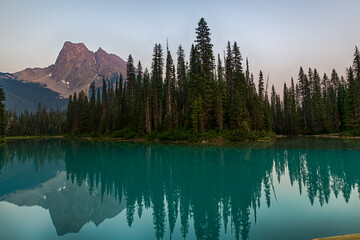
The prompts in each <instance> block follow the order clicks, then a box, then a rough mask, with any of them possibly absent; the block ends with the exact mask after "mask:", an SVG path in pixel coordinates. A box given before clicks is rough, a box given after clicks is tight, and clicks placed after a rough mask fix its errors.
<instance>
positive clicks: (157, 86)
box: [151, 44, 164, 131]
mask: <svg viewBox="0 0 360 240" xmlns="http://www.w3.org/2000/svg"><path fill="white" fill-rule="evenodd" d="M163 66H164V60H163V53H162V48H161V45H160V44H155V47H154V53H153V61H152V65H151V69H152V74H151V88H152V98H153V99H152V106H153V111H152V113H153V114H152V116H153V125H154V130H155V131H157V130H158V128H159V127H160V125H161V122H162V115H163V106H162V99H163Z"/></svg>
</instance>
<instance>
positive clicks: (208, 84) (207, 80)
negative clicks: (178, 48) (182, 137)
mask: <svg viewBox="0 0 360 240" xmlns="http://www.w3.org/2000/svg"><path fill="white" fill-rule="evenodd" d="M195 30H196V40H195V43H196V45H195V49H196V50H197V52H198V56H199V60H200V76H199V77H200V79H201V80H200V81H203V82H204V88H203V89H202V91H201V92H200V96H201V99H202V101H199V98H198V103H200V102H201V103H203V104H204V105H203V108H202V109H203V111H204V114H203V115H202V116H203V118H204V128H207V129H210V128H211V127H214V125H215V118H214V113H215V102H214V99H215V92H214V89H215V87H216V84H215V79H214V76H213V71H214V55H213V50H212V47H213V45H212V43H211V38H210V35H211V34H210V29H209V27H208V25H207V22H206V21H205V19H204V18H201V19H200V21H199V23H198V27H197V28H196V29H195Z"/></svg>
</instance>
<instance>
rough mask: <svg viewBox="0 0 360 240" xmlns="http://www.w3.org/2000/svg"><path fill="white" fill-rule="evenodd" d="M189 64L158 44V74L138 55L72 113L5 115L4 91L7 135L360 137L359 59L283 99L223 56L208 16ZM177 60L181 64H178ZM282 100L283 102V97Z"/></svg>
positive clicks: (296, 86)
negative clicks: (215, 46) (122, 72)
mask: <svg viewBox="0 0 360 240" xmlns="http://www.w3.org/2000/svg"><path fill="white" fill-rule="evenodd" d="M195 30H196V39H195V41H194V43H193V44H192V46H191V51H190V53H189V56H188V60H186V54H185V52H184V49H183V47H182V46H181V45H180V46H179V47H178V49H177V51H176V57H175V54H174V57H173V54H172V53H171V52H170V50H169V48H168V47H167V46H166V48H163V46H161V44H155V46H154V50H153V58H152V63H151V69H143V68H142V65H141V62H140V61H139V62H138V63H135V60H134V59H133V57H132V56H131V55H129V57H128V59H127V71H126V76H122V75H120V77H119V79H117V80H116V81H115V82H112V81H110V80H107V79H105V78H104V79H103V83H102V87H96V86H95V84H92V85H91V87H90V91H89V93H85V92H83V91H82V92H79V93H74V94H73V95H70V97H69V103H68V108H67V110H66V111H54V110H50V111H49V110H47V109H46V107H43V106H41V105H40V104H39V108H38V110H37V112H35V113H30V112H26V111H25V112H23V113H21V114H17V113H16V111H5V107H4V104H3V101H4V100H5V94H4V91H3V90H2V89H1V87H0V89H1V90H0V102H1V105H0V134H1V136H4V135H5V136H19V135H21V136H23V135H36V136H38V135H63V134H66V135H69V136H93V137H97V136H109V137H116V138H136V137H144V136H146V137H147V138H148V139H150V140H151V139H160V140H202V139H212V138H218V137H220V136H221V137H224V138H225V139H228V140H230V141H241V140H245V139H255V138H263V137H269V136H273V135H274V133H276V134H284V135H298V134H326V133H339V132H342V133H346V134H350V135H360V53H359V50H358V48H357V47H355V51H354V56H353V65H352V66H349V67H348V68H347V69H346V76H345V77H344V76H339V75H338V73H337V72H336V70H335V69H333V70H332V72H331V73H330V74H321V73H319V72H318V71H317V69H316V68H314V69H312V68H309V69H303V68H302V67H300V69H299V73H298V76H297V79H295V80H294V79H291V82H290V84H286V83H284V87H283V92H282V93H277V92H276V90H275V87H274V85H272V86H271V87H270V86H269V79H268V78H266V76H264V73H263V72H262V71H260V72H259V73H256V74H253V73H252V72H251V71H250V67H249V61H248V59H247V58H246V59H245V61H244V59H243V58H242V55H241V52H240V48H239V45H238V43H237V42H233V43H231V42H228V44H227V46H226V49H225V51H224V56H223V57H220V54H218V55H217V56H216V57H215V55H214V52H213V44H212V43H211V33H210V29H209V27H208V24H207V22H206V21H205V19H204V18H201V19H200V21H199V23H198V26H197V27H196V29H195ZM174 58H176V65H175V63H174ZM281 95H282V96H281Z"/></svg>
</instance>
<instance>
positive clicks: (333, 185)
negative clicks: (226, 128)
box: [0, 139, 360, 239]
mask: <svg viewBox="0 0 360 240" xmlns="http://www.w3.org/2000/svg"><path fill="white" fill-rule="evenodd" d="M287 142H288V143H286V142H284V141H283V140H279V141H278V142H277V143H275V144H273V143H271V144H255V145H248V144H246V145H241V146H242V148H241V149H240V148H238V147H235V148H234V147H224V148H216V147H190V146H182V145H180V146H173V145H144V144H127V143H87V142H85V143H74V142H66V141H58V140H56V141H48V142H41V141H40V142H37V143H35V142H28V143H26V144H22V143H21V142H17V143H10V144H8V145H7V146H6V147H2V148H0V154H1V155H2V156H0V157H1V158H0V159H1V160H0V168H1V171H0V186H4V183H7V182H12V183H13V185H11V186H9V187H8V188H7V191H0V192H3V194H2V195H1V196H0V213H1V214H0V232H1V234H2V235H1V238H4V239H53V238H60V239H74V238H76V239H113V238H116V239H152V238H155V236H156V230H158V231H160V232H158V235H160V237H161V236H162V237H163V238H164V239H169V238H170V235H171V234H170V224H169V220H170V219H169V216H170V215H169V211H170V210H169V209H171V206H170V207H169V202H171V201H170V199H173V201H175V202H177V204H178V206H180V207H179V209H178V210H177V218H176V222H175V226H174V230H173V233H172V239H182V231H183V226H182V218H181V211H182V210H181V207H183V206H186V204H185V205H184V203H187V204H189V205H188V206H189V209H188V211H189V214H190V215H189V216H190V218H189V220H188V226H189V228H188V233H187V234H186V238H187V239H196V237H197V236H200V237H201V236H206V234H208V236H215V237H217V236H218V237H220V238H221V239H234V238H236V236H237V233H236V226H237V227H239V228H238V229H239V232H238V234H239V235H238V237H239V239H244V238H245V239H247V238H249V239H311V238H315V237H324V236H331V235H339V234H348V233H354V232H359V231H360V228H359V226H358V223H359V222H360V214H358V213H359V212H360V204H359V193H358V192H357V190H358V183H359V181H360V162H359V163H358V159H360V158H359V156H360V155H359V154H360V152H359V151H358V149H359V148H358V142H344V141H342V140H330V141H329V140H314V139H302V140H299V139H292V140H291V139H290V140H287ZM285 147H288V149H287V150H286V151H284V150H285ZM50 149H51V152H49V151H47V150H50ZM344 149H346V150H344ZM52 159H56V161H53V160H52ZM64 169H66V172H64V171H63V170H64ZM49 172H52V173H56V174H55V175H54V174H49ZM54 176H55V177H54ZM27 179H38V183H36V184H35V181H33V182H34V184H33V185H29V184H28V185H26V184H25V185H24V183H26V182H27V181H26V180H27ZM279 179H280V183H279ZM291 179H292V180H291ZM299 181H300V182H301V184H300V185H299ZM291 182H292V184H291ZM119 187H120V188H121V189H123V190H122V193H120V195H118V194H119V192H116V191H115V190H116V189H119ZM90 189H92V190H90ZM109 189H111V191H110V192H109V191H108V190H109ZM0 190H3V189H0ZM89 190H90V191H89ZM335 190H336V194H337V197H336V196H335ZM174 194H175V195H174ZM43 195H47V196H49V198H48V199H46V201H43V200H41V201H42V202H41V204H40V202H38V203H36V201H39V199H41V196H43ZM38 196H40V197H38ZM51 196H52V198H51ZM115 196H121V199H123V200H122V204H124V202H125V201H126V203H127V205H128V208H126V209H124V207H125V205H122V206H121V204H120V203H119V199H116V198H115ZM146 196H147V197H146ZM174 196H175V197H174ZM139 199H141V201H142V206H143V208H142V213H141V218H139V205H138V203H139ZM146 199H147V200H146ZM225 199H227V200H225ZM1 200H2V201H1ZM56 200H57V201H56ZM76 200H79V201H78V202H77V201H76ZM347 200H348V203H346V201H347ZM58 201H60V202H58ZM146 201H149V202H147V203H146ZM9 202H12V203H9ZM13 203H16V204H17V205H20V206H21V207H19V206H17V205H14V204H13ZM61 203H64V204H61ZM226 203H228V204H229V212H228V217H227V218H224V216H225V214H226V209H225V206H224V204H226ZM119 204H120V205H119ZM40 205H41V206H43V208H41V207H39V206H40ZM268 205H269V207H268ZM146 206H147V207H146ZM71 207H74V209H73V210H74V211H72V209H71ZM109 209H110V210H113V215H111V211H110V212H109ZM235 209H238V210H239V212H236V211H235ZM66 211H70V212H68V213H69V214H70V215H69V216H74V218H76V219H80V220H81V219H82V223H81V224H80V225H79V229H80V228H81V229H80V231H79V233H67V232H69V231H70V230H71V229H77V228H71V226H70V228H69V225H66V224H65V222H64V221H65V220H66V216H63V215H62V213H66ZM154 211H155V212H157V213H156V214H155V212H154ZM163 211H164V215H162V212H163ZM175 212H176V211H175ZM71 214H73V215H71ZM94 214H95V215H94ZM232 214H240V215H239V216H240V218H239V216H238V218H237V217H236V215H232ZM225 219H227V224H226V225H227V228H226V230H227V231H226V233H225V224H224V222H225ZM237 219H240V220H237ZM246 219H248V220H246ZM161 221H164V225H163V226H162V225H161ZM94 222H98V223H99V225H98V226H97V227H96V225H95V224H94ZM156 222H157V223H159V224H160V225H157V226H158V227H157V228H156V227H155V225H156ZM53 224H54V225H56V229H58V230H59V229H60V230H59V231H60V236H58V234H57V232H56V229H55V228H54V225H53ZM244 224H245V225H244ZM246 224H249V225H246ZM129 225H131V227H129ZM244 226H245V227H246V226H247V227H246V228H248V229H247V230H246V229H245V230H244ZM162 231H163V232H162ZM217 231H219V232H218V233H217ZM61 233H62V234H61ZM64 233H65V235H63V234H64ZM202 234H203V235H202ZM209 234H210V235H209ZM211 234H215V235H211ZM217 234H218V235H217Z"/></svg>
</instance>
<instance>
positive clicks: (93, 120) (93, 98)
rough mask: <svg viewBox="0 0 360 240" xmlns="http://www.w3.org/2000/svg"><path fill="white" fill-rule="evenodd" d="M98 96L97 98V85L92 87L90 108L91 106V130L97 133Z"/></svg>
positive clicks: (93, 84)
mask: <svg viewBox="0 0 360 240" xmlns="http://www.w3.org/2000/svg"><path fill="white" fill-rule="evenodd" d="M95 101H96V96H95V83H94V82H93V83H92V84H91V85H90V106H89V130H90V131H92V132H95V130H96V129H97V125H96V115H97V114H96V102H95Z"/></svg>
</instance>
